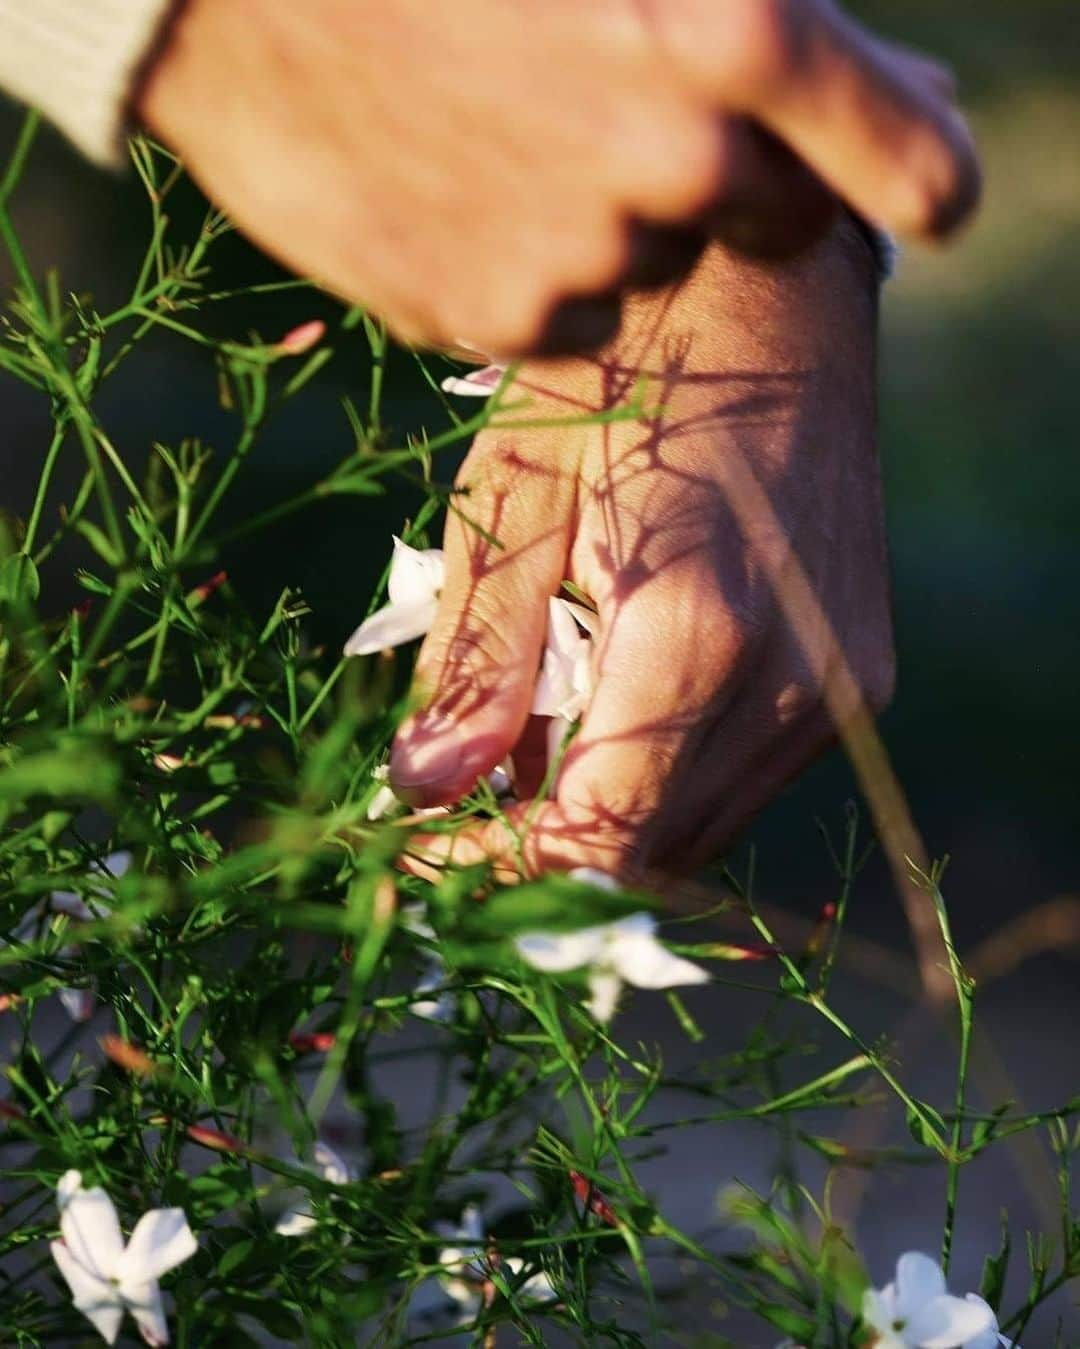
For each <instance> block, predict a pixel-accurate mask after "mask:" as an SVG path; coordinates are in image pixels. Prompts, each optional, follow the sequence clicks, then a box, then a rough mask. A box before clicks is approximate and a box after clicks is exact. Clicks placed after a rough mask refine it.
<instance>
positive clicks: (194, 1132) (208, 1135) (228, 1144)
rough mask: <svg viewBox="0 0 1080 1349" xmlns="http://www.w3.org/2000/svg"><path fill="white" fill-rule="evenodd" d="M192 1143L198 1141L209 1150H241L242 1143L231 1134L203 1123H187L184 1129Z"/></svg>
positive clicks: (242, 1147) (242, 1148)
mask: <svg viewBox="0 0 1080 1349" xmlns="http://www.w3.org/2000/svg"><path fill="white" fill-rule="evenodd" d="M185 1133H186V1134H187V1136H188V1138H190V1139H191V1141H192V1142H193V1143H200V1144H201V1145H202V1146H203V1147H204V1148H209V1149H210V1150H211V1152H243V1150H244V1145H243V1143H241V1141H240V1139H239V1138H234V1137H233V1136H232V1134H224V1133H222V1132H221V1130H220V1129H211V1128H208V1127H207V1126H206V1125H205V1124H189V1125H188V1126H187V1129H186V1130H185Z"/></svg>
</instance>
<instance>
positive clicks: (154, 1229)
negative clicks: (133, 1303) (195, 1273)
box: [121, 1208, 198, 1284]
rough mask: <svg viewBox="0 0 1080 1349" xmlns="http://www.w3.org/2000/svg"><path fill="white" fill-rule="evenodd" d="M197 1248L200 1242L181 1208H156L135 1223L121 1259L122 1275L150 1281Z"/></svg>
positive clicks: (133, 1280)
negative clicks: (197, 1240)
mask: <svg viewBox="0 0 1080 1349" xmlns="http://www.w3.org/2000/svg"><path fill="white" fill-rule="evenodd" d="M197 1250H198V1242H196V1240H195V1236H194V1234H193V1233H192V1230H191V1228H190V1227H189V1226H188V1220H187V1218H186V1216H185V1215H184V1210H183V1209H182V1208H153V1209H151V1210H150V1211H149V1212H148V1213H144V1214H143V1216H142V1217H141V1218H140V1219H139V1221H138V1222H137V1223H136V1224H135V1230H134V1231H133V1232H132V1234H131V1240H130V1241H129V1242H128V1244H127V1250H126V1251H125V1252H124V1256H123V1260H122V1262H121V1277H122V1278H123V1279H124V1281H125V1282H130V1283H133V1284H143V1283H149V1282H151V1281H152V1280H155V1279H160V1278H161V1276H162V1275H163V1274H165V1273H167V1272H168V1271H169V1270H170V1269H175V1267H176V1266H177V1265H179V1264H182V1263H183V1262H184V1261H185V1260H187V1259H190V1257H191V1256H193V1255H194V1254H195V1252H196V1251H197Z"/></svg>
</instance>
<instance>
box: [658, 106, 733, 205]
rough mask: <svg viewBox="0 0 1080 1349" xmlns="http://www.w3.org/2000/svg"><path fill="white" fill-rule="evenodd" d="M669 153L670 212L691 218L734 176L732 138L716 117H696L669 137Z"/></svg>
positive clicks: (717, 196) (668, 184)
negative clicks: (720, 129) (730, 146)
mask: <svg viewBox="0 0 1080 1349" xmlns="http://www.w3.org/2000/svg"><path fill="white" fill-rule="evenodd" d="M669 144H670V151H669V153H668V154H667V156H666V161H665V164H666V167H665V174H666V179H667V181H666V183H665V188H664V190H665V196H666V202H665V205H666V207H667V211H666V214H667V215H668V216H673V217H677V218H680V219H692V218H693V217H695V216H697V215H700V214H701V213H702V212H703V211H705V210H706V209H707V208H708V207H709V206H711V205H712V204H713V203H714V202H715V201H716V200H717V199H718V198H720V197H721V196H722V195H723V193H724V191H725V187H726V184H727V183H728V182H729V180H730V178H731V155H730V148H729V138H728V137H726V136H724V135H723V134H722V133H720V132H718V128H717V124H716V122H715V120H714V119H707V120H706V119H700V118H699V119H695V120H694V121H693V123H692V124H691V123H687V124H685V125H684V126H683V127H681V128H680V129H679V130H678V131H677V132H675V133H673V134H672V136H671V137H670V141H669Z"/></svg>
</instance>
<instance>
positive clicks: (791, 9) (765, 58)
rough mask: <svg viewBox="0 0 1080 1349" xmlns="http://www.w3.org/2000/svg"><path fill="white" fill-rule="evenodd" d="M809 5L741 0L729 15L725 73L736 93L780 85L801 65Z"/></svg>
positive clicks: (752, 92) (778, 0) (754, 93)
mask: <svg viewBox="0 0 1080 1349" xmlns="http://www.w3.org/2000/svg"><path fill="white" fill-rule="evenodd" d="M804 19H805V8H804V7H803V8H800V7H799V6H798V5H796V4H795V3H793V0H737V3H734V4H732V5H731V6H730V8H729V11H728V12H727V13H726V14H725V53H726V56H725V58H724V59H725V64H726V66H727V69H726V71H725V74H726V76H727V80H728V82H729V83H730V85H731V87H732V89H733V91H734V92H736V94H737V93H738V91H739V90H742V91H745V92H746V93H747V94H749V95H751V96H757V95H760V94H762V93H765V92H768V91H770V90H773V89H775V88H777V87H778V86H780V85H781V84H782V83H783V82H784V81H785V80H786V79H788V78H789V77H790V75H791V74H792V72H793V71H794V70H795V68H796V66H797V64H798V53H799V48H800V41H799V39H800V36H801V34H802V32H803V31H804V27H805V23H804Z"/></svg>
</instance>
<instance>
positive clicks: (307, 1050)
mask: <svg viewBox="0 0 1080 1349" xmlns="http://www.w3.org/2000/svg"><path fill="white" fill-rule="evenodd" d="M336 1042H337V1036H336V1035H335V1034H334V1033H333V1031H328V1030H322V1031H300V1030H294V1031H292V1032H291V1033H290V1035H289V1046H290V1048H292V1049H295V1050H296V1052H297V1053H298V1054H329V1053H330V1051H331V1049H333V1047H334V1045H335V1044H336Z"/></svg>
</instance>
